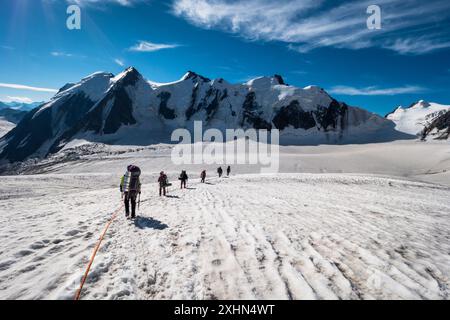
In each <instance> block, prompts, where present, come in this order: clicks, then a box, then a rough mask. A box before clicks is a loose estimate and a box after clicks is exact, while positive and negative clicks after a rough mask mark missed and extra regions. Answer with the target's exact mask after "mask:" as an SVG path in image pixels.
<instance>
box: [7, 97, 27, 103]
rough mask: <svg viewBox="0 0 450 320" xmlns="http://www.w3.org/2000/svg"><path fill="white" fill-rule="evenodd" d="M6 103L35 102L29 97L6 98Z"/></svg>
mask: <svg viewBox="0 0 450 320" xmlns="http://www.w3.org/2000/svg"><path fill="white" fill-rule="evenodd" d="M5 102H20V103H32V102H33V100H31V99H30V98H28V97H11V96H6V101H5Z"/></svg>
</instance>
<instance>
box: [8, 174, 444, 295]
mask: <svg viewBox="0 0 450 320" xmlns="http://www.w3.org/2000/svg"><path fill="white" fill-rule="evenodd" d="M3 178H4V182H3V183H2V186H1V187H0V191H1V198H0V203H1V206H2V215H0V237H1V247H0V298H1V299H72V298H73V296H74V294H75V291H76V289H77V288H78V285H79V283H80V279H81V276H82V275H83V273H84V269H85V267H86V265H87V262H88V259H89V257H90V255H91V253H92V250H93V248H94V246H95V244H96V241H97V239H98V236H99V235H100V233H101V231H102V230H103V228H104V226H105V224H106V222H107V221H108V219H109V218H110V217H111V214H112V212H113V211H114V210H115V209H116V208H117V207H119V206H120V202H119V199H118V190H117V188H104V189H100V190H97V189H91V190H89V189H86V181H87V179H92V176H83V175H61V176H59V175H46V176H45V179H46V180H47V181H42V179H43V176H34V177H33V176H27V177H3ZM98 179H99V181H103V180H102V179H104V180H105V181H106V180H107V179H106V178H105V177H101V176H99V177H98ZM177 187H178V183H175V184H174V186H173V187H172V188H171V190H170V193H169V195H170V197H162V198H161V197H159V196H158V195H157V194H156V193H157V189H156V184H147V185H144V187H143V195H142V202H141V209H140V212H139V218H138V219H137V220H136V221H135V222H133V221H128V220H125V218H124V215H123V214H121V215H120V216H119V218H118V219H117V220H116V221H114V223H113V224H112V225H111V228H110V229H109V231H108V232H107V234H106V237H105V239H104V242H103V244H102V246H101V249H100V251H99V252H98V254H97V257H96V259H95V262H94V264H93V266H92V269H91V272H90V275H89V277H88V280H87V282H86V284H85V287H84V290H83V294H82V298H83V299H449V292H450V289H449V286H450V282H449V277H450V267H449V266H450V235H449V230H450V219H449V213H450V188H448V187H444V186H438V185H433V184H427V183H421V182H411V181H406V180H399V179H396V178H387V177H377V176H361V175H349V174H347V175H345V174H280V175H277V176H270V175H249V174H248V175H238V176H233V177H231V178H223V179H217V178H211V179H209V180H207V183H206V184H200V183H199V182H198V181H197V180H194V181H191V182H190V183H188V189H186V190H178V189H177Z"/></svg>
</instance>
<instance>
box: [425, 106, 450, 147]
mask: <svg viewBox="0 0 450 320" xmlns="http://www.w3.org/2000/svg"><path fill="white" fill-rule="evenodd" d="M435 129H436V130H438V131H439V134H438V135H437V136H436V137H434V139H436V140H446V139H448V138H449V137H450V111H447V112H446V113H444V114H442V115H440V116H438V117H437V118H436V119H434V120H433V122H431V123H430V125H428V126H427V127H425V128H424V130H423V131H422V140H425V139H426V138H427V136H428V135H429V134H430V133H431V131H433V130H435Z"/></svg>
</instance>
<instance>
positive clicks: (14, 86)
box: [0, 83, 58, 92]
mask: <svg viewBox="0 0 450 320" xmlns="http://www.w3.org/2000/svg"><path fill="white" fill-rule="evenodd" d="M0 88H8V89H17V90H28V91H38V92H58V90H56V89H49V88H40V87H31V86H25V85H22V84H14V83H0Z"/></svg>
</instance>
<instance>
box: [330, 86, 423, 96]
mask: <svg viewBox="0 0 450 320" xmlns="http://www.w3.org/2000/svg"><path fill="white" fill-rule="evenodd" d="M425 91H427V90H426V89H425V88H423V87H419V86H403V87H394V88H379V87H376V86H372V87H365V88H355V87H349V86H335V87H333V88H331V90H328V92H329V93H331V94H341V95H346V96H393V95H397V94H411V93H423V92H425Z"/></svg>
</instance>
